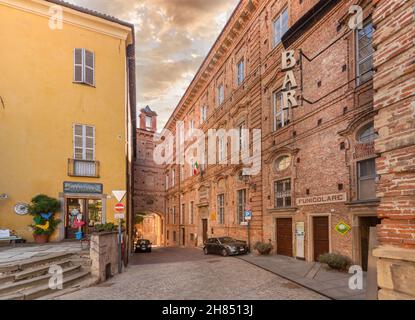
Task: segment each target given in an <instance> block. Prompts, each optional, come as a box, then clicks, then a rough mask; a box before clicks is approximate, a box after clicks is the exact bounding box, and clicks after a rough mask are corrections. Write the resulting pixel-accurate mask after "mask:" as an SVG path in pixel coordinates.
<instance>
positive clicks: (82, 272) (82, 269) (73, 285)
mask: <svg viewBox="0 0 415 320" xmlns="http://www.w3.org/2000/svg"><path fill="white" fill-rule="evenodd" d="M52 266H60V267H61V268H62V271H63V274H62V276H63V289H61V290H59V289H53V288H50V287H49V280H50V279H51V277H52V276H53V275H52V274H50V273H49V270H50V268H51V267H52ZM90 267H91V261H90V259H89V256H88V255H87V254H83V253H81V252H79V253H73V252H61V253H52V254H48V255H46V256H42V257H36V258H31V259H27V260H20V261H16V262H13V263H8V264H0V300H34V299H53V298H56V297H58V296H61V295H64V294H67V293H70V292H73V291H76V290H79V289H81V288H85V287H88V286H91V285H93V284H95V283H96V282H97V281H96V279H94V278H92V276H91V273H90Z"/></svg>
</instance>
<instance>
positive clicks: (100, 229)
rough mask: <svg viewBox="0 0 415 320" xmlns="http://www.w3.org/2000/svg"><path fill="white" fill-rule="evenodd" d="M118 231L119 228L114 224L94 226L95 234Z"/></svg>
mask: <svg viewBox="0 0 415 320" xmlns="http://www.w3.org/2000/svg"><path fill="white" fill-rule="evenodd" d="M115 230H117V226H116V225H115V224H113V223H111V222H110V223H104V224H96V225H95V226H94V231H95V232H111V231H115Z"/></svg>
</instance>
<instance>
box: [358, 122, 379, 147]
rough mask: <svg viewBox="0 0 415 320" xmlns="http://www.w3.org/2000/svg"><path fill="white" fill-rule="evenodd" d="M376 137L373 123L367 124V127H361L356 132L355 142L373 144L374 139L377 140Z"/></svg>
mask: <svg viewBox="0 0 415 320" xmlns="http://www.w3.org/2000/svg"><path fill="white" fill-rule="evenodd" d="M377 137H378V134H377V133H376V131H375V127H374V125H373V122H371V123H368V124H367V125H365V126H363V127H362V128H361V129H360V130H359V131H358V132H357V141H359V142H360V143H368V142H373V141H375V139H377Z"/></svg>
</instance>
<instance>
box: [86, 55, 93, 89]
mask: <svg viewBox="0 0 415 320" xmlns="http://www.w3.org/2000/svg"><path fill="white" fill-rule="evenodd" d="M94 60H95V56H94V53H93V52H91V51H88V50H85V83H86V84H89V85H90V86H94V85H95V74H94V73H95V70H94Z"/></svg>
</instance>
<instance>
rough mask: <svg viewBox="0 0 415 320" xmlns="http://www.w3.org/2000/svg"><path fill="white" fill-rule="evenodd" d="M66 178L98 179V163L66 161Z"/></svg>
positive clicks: (75, 160)
mask: <svg viewBox="0 0 415 320" xmlns="http://www.w3.org/2000/svg"><path fill="white" fill-rule="evenodd" d="M68 176H70V177H89V178H99V161H90V160H78V159H68Z"/></svg>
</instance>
